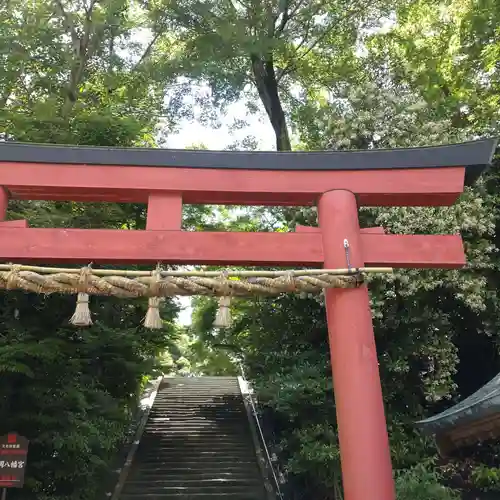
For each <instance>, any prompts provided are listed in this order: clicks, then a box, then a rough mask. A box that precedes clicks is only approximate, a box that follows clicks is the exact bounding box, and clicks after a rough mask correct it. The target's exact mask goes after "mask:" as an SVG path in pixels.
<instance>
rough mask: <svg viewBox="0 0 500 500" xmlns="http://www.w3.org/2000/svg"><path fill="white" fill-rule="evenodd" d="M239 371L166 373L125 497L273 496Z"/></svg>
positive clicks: (237, 499)
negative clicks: (202, 374) (230, 373)
mask: <svg viewBox="0 0 500 500" xmlns="http://www.w3.org/2000/svg"><path fill="white" fill-rule="evenodd" d="M266 495H267V494H266V489H265V487H264V479H263V476H262V473H261V469H260V468H259V464H258V461H257V455H256V450H255V445H254V441H253V440H252V434H251V429H250V425H249V421H248V417H247V413H246V411H245V406H244V403H243V398H242V396H241V392H240V388H239V384H238V380H237V378H235V377H234V378H228V377H178V378H164V379H163V381H162V382H161V383H160V386H159V389H158V394H157V396H156V399H155V401H154V404H153V407H152V408H151V412H150V414H149V419H148V421H147V423H146V427H145V429H144V433H143V435H142V438H141V441H140V444H139V446H138V448H137V451H136V453H135V455H134V458H133V461H132V464H131V465H130V468H129V470H128V473H127V475H126V479H125V482H124V484H123V487H122V488H121V493H120V495H119V499H120V500H138V499H145V500H168V499H172V500H174V499H179V500H215V499H221V500H225V499H227V500H267V499H268V496H266Z"/></svg>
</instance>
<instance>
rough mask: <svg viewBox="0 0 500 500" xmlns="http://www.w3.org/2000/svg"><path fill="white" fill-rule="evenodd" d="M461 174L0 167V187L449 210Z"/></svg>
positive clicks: (16, 193)
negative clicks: (350, 198)
mask: <svg viewBox="0 0 500 500" xmlns="http://www.w3.org/2000/svg"><path fill="white" fill-rule="evenodd" d="M464 174H465V167H447V168H436V167H434V168H412V169H393V170H392V169H391V170H334V171H317V170H307V171H306V170H294V171H283V170H281V171H280V170H227V169H226V170H224V169H216V168H213V169H189V168H162V167H134V166H113V165H58V164H37V163H8V162H0V186H5V187H6V188H7V189H8V190H9V191H10V193H11V195H12V196H13V197H14V198H18V199H32V200H72V201H92V202H99V201H110V202H129V203H130V202H134V203H146V202H147V200H148V197H149V195H150V194H152V193H156V192H163V193H166V192H176V193H181V194H182V199H183V202H184V203H186V204H225V205H313V204H315V203H316V202H317V200H318V198H319V196H320V195H321V194H322V193H324V192H326V191H330V190H333V189H346V190H349V191H352V192H353V193H355V194H356V195H357V197H358V202H359V204H360V205H365V206H366V205H371V206H411V205H436V206H437V205H451V204H453V203H454V202H455V201H456V199H457V197H458V196H459V195H460V193H462V191H463V187H464Z"/></svg>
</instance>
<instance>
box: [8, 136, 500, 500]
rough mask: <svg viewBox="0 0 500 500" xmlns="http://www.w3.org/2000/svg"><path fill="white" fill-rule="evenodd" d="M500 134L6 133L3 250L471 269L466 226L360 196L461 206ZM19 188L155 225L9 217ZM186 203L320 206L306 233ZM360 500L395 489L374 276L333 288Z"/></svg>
mask: <svg viewBox="0 0 500 500" xmlns="http://www.w3.org/2000/svg"><path fill="white" fill-rule="evenodd" d="M494 148H495V141H494V140H484V141H476V142H470V143H465V144H458V145H452V146H439V147H431V148H414V149H395V150H372V151H354V152H296V153H275V152H215V151H184V150H182V151H174V150H161V149H136V148H134V149H132V148H130V149H112V148H91V147H71V146H49V145H47V146H42V145H32V144H20V143H9V142H6V143H2V144H0V221H3V222H0V260H3V261H8V262H15V263H23V262H40V263H79V264H82V263H87V262H89V261H92V262H95V263H113V264H118V263H151V264H156V263H157V262H163V263H170V264H179V263H183V264H220V265H227V264H237V265H254V266H263V265H272V266H283V267H289V266H306V265H322V266H325V267H326V268H344V267H346V253H345V246H344V245H345V240H347V243H348V246H349V251H350V264H351V265H352V266H353V267H363V266H391V267H412V268H430V267H435V268H459V267H462V266H463V265H464V264H465V256H464V251H463V246H462V240H461V237H460V235H389V234H384V232H383V230H382V229H381V228H368V229H360V228H359V223H358V206H438V205H451V204H453V203H454V202H455V201H456V200H457V198H458V196H459V195H460V194H461V193H462V191H463V188H464V181H465V183H467V184H470V183H472V182H473V181H474V180H475V179H476V178H477V177H478V176H479V175H480V174H481V172H482V171H483V170H484V169H485V168H486V167H487V165H489V163H490V162H491V158H492V153H493V151H494ZM9 198H14V199H23V200H71V201H82V202H125V203H127V202H128V203H132V202H134V203H147V205H148V214H147V227H146V230H145V231H129V230H112V229H109V230H107V229H98V230H90V229H45V228H44V229H39V228H29V227H28V224H27V222H26V221H5V218H6V210H7V204H8V200H9ZM183 204H224V205H289V206H301V205H302V206H311V205H316V204H317V206H318V211H319V214H318V215H319V225H320V228H304V227H299V228H298V229H297V232H295V233H238V232H187V231H182V230H181V215H182V205H183ZM326 312H327V318H328V331H329V340H330V353H331V361H332V370H333V381H334V389H335V402H336V411H337V420H338V432H339V440H340V451H341V461H342V475H343V483H344V491H345V498H346V500H367V499H370V500H393V499H394V495H395V494H394V484H393V478H392V466H391V458H390V450H389V442H388V436H387V430H386V422H385V415H384V406H383V399H382V392H381V386H380V376H379V370H378V361H377V353H376V348H375V340H374V335H373V326H372V319H371V312H370V305H369V296H368V290H367V288H366V286H363V287H360V288H354V289H331V290H328V291H327V292H326Z"/></svg>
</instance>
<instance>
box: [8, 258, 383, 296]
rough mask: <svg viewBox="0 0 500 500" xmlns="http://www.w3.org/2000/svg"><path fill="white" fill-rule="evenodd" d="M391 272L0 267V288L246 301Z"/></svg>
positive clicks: (316, 290) (357, 281) (317, 289)
mask: <svg viewBox="0 0 500 500" xmlns="http://www.w3.org/2000/svg"><path fill="white" fill-rule="evenodd" d="M390 272H392V269H391V268H354V269H351V270H348V269H309V270H297V271H232V272H231V271H224V272H220V271H218V272H217V271H160V270H156V271H153V272H148V271H118V270H109V269H108V270H104V269H101V270H95V269H92V268H90V267H86V268H84V269H83V270H80V269H58V268H43V267H36V266H20V265H9V264H1V265H0V289H7V290H13V289H18V290H25V291H29V292H35V293H41V294H52V293H63V294H81V293H86V294H88V295H104V296H106V295H107V296H116V297H122V298H136V297H148V298H150V297H171V296H175V295H205V296H217V297H227V296H231V297H252V296H255V295H267V296H273V295H279V294H282V293H304V292H305V293H319V292H321V291H322V290H324V289H327V288H354V287H357V286H359V285H360V284H361V283H362V282H363V275H365V274H368V273H390Z"/></svg>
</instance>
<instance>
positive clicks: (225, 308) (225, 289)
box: [213, 271, 232, 328]
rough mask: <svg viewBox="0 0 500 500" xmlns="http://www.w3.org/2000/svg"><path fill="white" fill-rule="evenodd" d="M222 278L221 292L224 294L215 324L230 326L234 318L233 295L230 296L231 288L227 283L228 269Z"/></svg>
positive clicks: (217, 325) (216, 325)
mask: <svg viewBox="0 0 500 500" xmlns="http://www.w3.org/2000/svg"><path fill="white" fill-rule="evenodd" d="M220 280H221V286H220V292H222V294H223V295H222V297H221V298H220V299H219V308H218V309H217V313H216V315H215V320H214V323H213V325H214V326H215V327H216V328H228V327H230V326H231V324H232V318H231V297H230V296H229V294H230V291H231V290H230V288H229V285H228V283H227V271H225V272H224V273H222V275H221V277H220Z"/></svg>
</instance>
